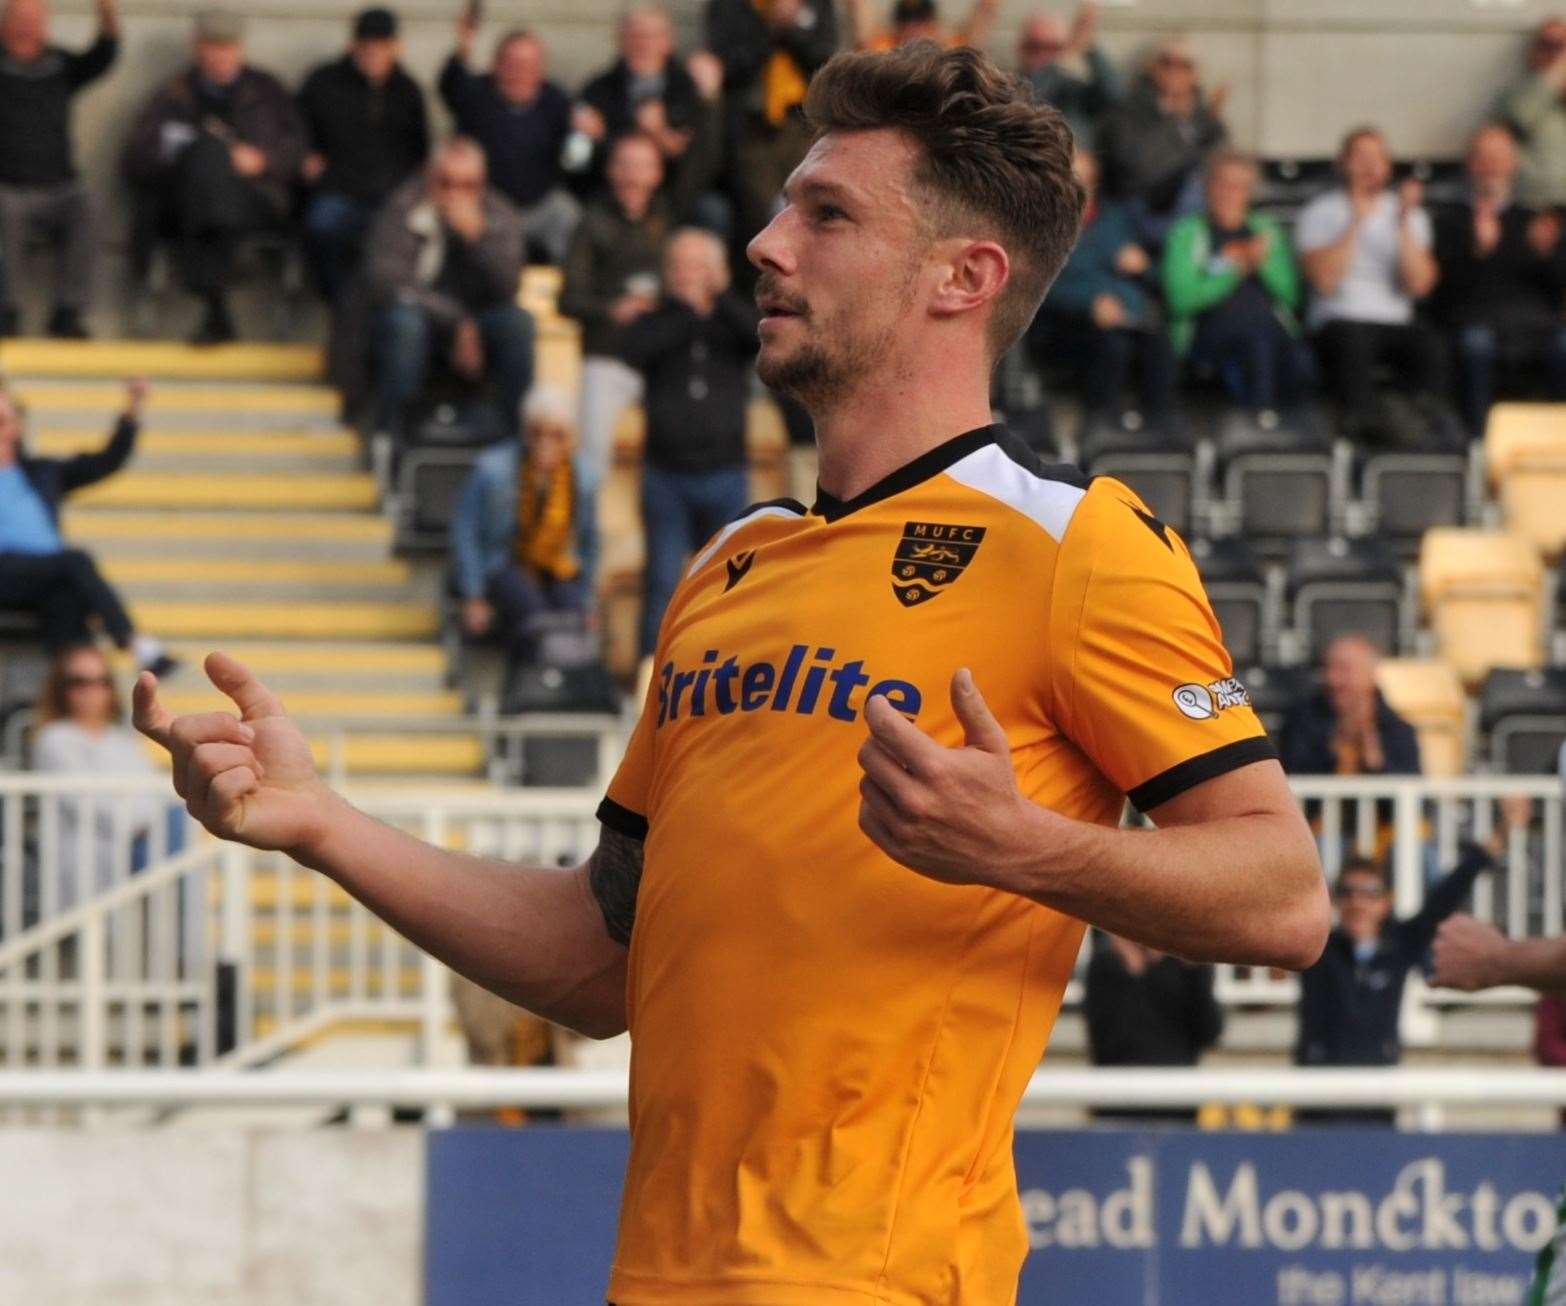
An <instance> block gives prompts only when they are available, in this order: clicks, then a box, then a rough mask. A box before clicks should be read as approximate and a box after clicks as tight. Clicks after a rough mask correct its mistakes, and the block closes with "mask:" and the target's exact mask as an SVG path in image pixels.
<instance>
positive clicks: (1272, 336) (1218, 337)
mask: <svg viewBox="0 0 1566 1306" xmlns="http://www.w3.org/2000/svg"><path fill="white" fill-rule="evenodd" d="M1191 360H1192V361H1193V362H1196V363H1202V364H1205V365H1206V366H1208V367H1211V368H1212V369H1213V370H1214V371H1215V372H1217V373H1218V375H1219V376H1220V377H1221V378H1222V380H1223V384H1224V388H1225V389H1226V390H1227V391H1228V392H1229V395H1230V397H1231V398H1232V399H1233V400H1234V401H1235V402H1236V403H1238V404H1241V405H1243V406H1244V407H1246V408H1253V409H1259V408H1272V409H1278V408H1292V407H1293V406H1294V405H1296V404H1298V403H1299V402H1300V401H1301V400H1302V399H1304V398H1305V395H1306V393H1307V392H1308V391H1309V389H1310V385H1311V380H1312V377H1313V375H1314V371H1315V369H1314V366H1313V360H1312V359H1311V355H1310V349H1309V348H1308V347H1307V346H1306V344H1305V342H1304V341H1303V340H1297V339H1295V337H1294V336H1292V335H1291V334H1289V331H1288V329H1287V328H1286V327H1285V326H1284V325H1283V323H1281V322H1279V321H1278V320H1277V319H1276V318H1272V317H1267V318H1262V319H1260V320H1258V319H1257V318H1255V317H1252V316H1251V315H1250V314H1239V313H1230V314H1226V313H1225V312H1224V311H1223V308H1222V306H1221V305H1220V306H1219V307H1218V308H1215V309H1211V310H1209V311H1208V312H1207V313H1204V314H1203V315H1202V317H1201V320H1200V321H1199V322H1198V323H1197V326H1196V339H1195V340H1194V341H1192V343H1191Z"/></svg>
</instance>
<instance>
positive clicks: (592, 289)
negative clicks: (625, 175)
mask: <svg viewBox="0 0 1566 1306" xmlns="http://www.w3.org/2000/svg"><path fill="white" fill-rule="evenodd" d="M675 225H676V224H675V221H674V217H673V215H672V214H671V213H670V211H669V206H668V205H667V204H666V203H665V202H664V201H663V200H662V199H661V198H660V199H657V200H654V201H653V204H652V207H651V208H650V209H648V211H647V215H646V216H645V217H644V218H642V220H641V221H640V222H633V221H631V219H629V218H627V217H626V216H625V213H624V211H623V210H622V209H621V208H620V206H619V205H618V204H617V203H615V201H614V199H613V197H611V196H607V195H606V196H603V197H602V198H600V199H597V200H594V201H593V202H592V203H591V204H589V205H588V206H587V208H586V209H585V210H583V213H582V220H581V221H580V222H579V223H577V226H576V230H575V231H574V232H572V233H571V243H570V245H569V246H567V248H566V256H565V267H564V269H563V275H562V278H561V282H560V311H561V313H563V314H564V315H565V316H566V317H570V318H575V319H576V320H577V321H578V322H580V323H581V324H582V352H583V353H584V354H594V355H598V356H600V357H605V356H607V357H610V358H618V357H619V356H620V342H621V337H622V328H620V327H618V326H616V325H615V323H614V321H613V320H612V319H611V318H610V316H609V308H610V305H612V304H613V303H614V301H615V300H617V299H619V298H620V296H621V295H623V294H625V293H626V288H627V287H626V283H627V282H628V281H630V279H631V278H633V277H657V276H659V274H660V272H661V271H662V266H663V244H664V241H666V240H667V239H668V238H669V234H670V232H672V231H673V230H674V227H675Z"/></svg>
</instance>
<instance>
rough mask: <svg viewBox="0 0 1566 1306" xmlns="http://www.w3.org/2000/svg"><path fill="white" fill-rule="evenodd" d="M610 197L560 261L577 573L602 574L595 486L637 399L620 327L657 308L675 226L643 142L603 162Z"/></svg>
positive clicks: (630, 141)
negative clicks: (569, 333) (575, 340)
mask: <svg viewBox="0 0 1566 1306" xmlns="http://www.w3.org/2000/svg"><path fill="white" fill-rule="evenodd" d="M607 181H608V187H607V193H606V194H605V195H603V196H602V197H601V198H599V199H597V200H595V201H594V202H593V203H591V204H589V205H588V207H587V210H586V212H585V214H584V215H583V218H582V223H581V225H580V226H579V227H578V228H577V229H576V234H575V235H574V236H572V238H571V247H570V249H569V251H568V252H567V254H566V262H565V277H564V280H563V282H562V284H561V287H560V311H561V312H562V313H564V314H565V315H566V316H567V317H573V318H575V319H576V320H577V321H578V322H580V323H581V324H582V355H583V357H582V403H581V414H582V424H581V443H580V445H579V446H578V448H577V453H576V481H577V490H578V492H579V493H580V494H581V517H580V537H579V538H580V547H581V552H582V567H583V570H584V572H585V573H586V574H587V577H588V579H589V581H590V582H591V581H592V580H593V579H594V578H595V577H596V575H597V569H598V517H597V497H598V487H599V486H600V485H601V484H602V483H603V479H604V477H605V476H606V475H608V472H609V464H610V462H611V460H612V459H613V456H614V428H615V424H616V423H617V422H618V421H619V419H620V414H621V413H623V412H624V411H625V409H626V408H628V407H629V406H630V405H631V404H634V403H637V402H639V401H640V400H641V397H642V378H641V376H640V375H639V374H638V373H637V372H635V371H634V370H633V369H632V368H631V367H630V366H629V365H628V364H627V363H626V362H625V360H624V358H623V357H622V356H621V341H622V337H623V334H624V331H625V328H626V327H627V326H629V325H630V324H631V322H633V321H634V320H635V319H636V318H637V317H639V316H640V315H641V314H643V313H645V312H647V311H648V310H649V309H651V308H652V307H653V306H654V305H655V304H656V303H657V300H658V271H659V267H660V265H661V263H662V260H663V243H664V241H665V240H666V239H667V238H668V235H669V233H670V231H671V230H672V229H673V227H674V221H675V219H674V218H673V216H672V215H671V213H670V212H669V205H668V203H667V202H666V201H665V200H664V199H661V198H660V197H659V194H658V191H659V187H660V185H661V184H662V182H663V156H662V155H661V154H660V153H659V152H658V147H657V145H656V143H655V142H653V141H652V140H651V139H649V138H648V137H646V136H643V135H641V134H639V133H638V134H635V135H631V136H622V137H620V139H619V140H617V141H616V142H615V144H614V148H613V149H612V150H611V151H610V153H609V166H608V172H607Z"/></svg>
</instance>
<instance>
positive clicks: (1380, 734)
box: [1278, 635, 1419, 775]
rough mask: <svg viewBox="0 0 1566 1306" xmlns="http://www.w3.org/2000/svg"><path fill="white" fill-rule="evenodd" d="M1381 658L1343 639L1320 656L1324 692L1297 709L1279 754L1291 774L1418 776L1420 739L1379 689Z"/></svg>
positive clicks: (1358, 638) (1367, 644)
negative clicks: (1378, 666)
mask: <svg viewBox="0 0 1566 1306" xmlns="http://www.w3.org/2000/svg"><path fill="white" fill-rule="evenodd" d="M1380 658H1381V654H1380V651H1379V650H1378V649H1377V648H1376V646H1375V645H1374V644H1373V643H1371V641H1370V640H1369V639H1367V638H1366V637H1365V636H1364V635H1342V636H1340V637H1339V638H1337V639H1335V640H1333V641H1332V643H1330V644H1328V645H1327V647H1326V650H1325V651H1324V652H1323V653H1322V655H1321V688H1320V689H1319V690H1317V691H1316V692H1314V693H1312V694H1311V695H1310V696H1309V697H1307V698H1305V699H1304V700H1302V701H1301V702H1299V703H1297V704H1295V706H1294V709H1293V710H1292V711H1291V712H1290V713H1289V715H1288V718H1287V719H1286V720H1285V721H1284V723H1283V732H1282V735H1281V736H1280V739H1279V743H1278V752H1279V754H1280V755H1281V757H1282V759H1283V769H1284V770H1285V771H1287V772H1288V773H1289V774H1290V775H1418V774H1419V736H1418V735H1417V734H1416V733H1415V732H1414V727H1413V726H1411V725H1409V723H1408V722H1407V721H1405V720H1404V719H1403V718H1402V717H1400V716H1399V715H1398V714H1397V713H1396V712H1395V711H1393V710H1392V708H1391V706H1390V705H1389V704H1388V703H1387V701H1386V699H1385V698H1383V697H1382V694H1381V691H1380V690H1379V689H1378V688H1377V687H1376V664H1377V662H1379V661H1380Z"/></svg>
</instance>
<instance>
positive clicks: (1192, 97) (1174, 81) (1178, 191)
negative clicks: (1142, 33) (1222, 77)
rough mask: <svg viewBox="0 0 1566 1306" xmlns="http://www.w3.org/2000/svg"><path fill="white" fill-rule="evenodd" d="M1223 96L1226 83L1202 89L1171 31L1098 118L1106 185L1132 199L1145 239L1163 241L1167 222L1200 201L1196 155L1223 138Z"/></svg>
mask: <svg viewBox="0 0 1566 1306" xmlns="http://www.w3.org/2000/svg"><path fill="white" fill-rule="evenodd" d="M1228 98H1229V91H1228V87H1226V86H1218V87H1216V88H1214V90H1213V91H1212V92H1211V94H1208V95H1204V94H1203V93H1202V87H1201V83H1200V82H1199V80H1198V78H1197V70H1196V55H1195V53H1194V51H1193V50H1192V49H1191V45H1190V42H1189V41H1187V40H1186V39H1185V38H1184V37H1171V38H1170V39H1169V40H1167V41H1165V42H1164V43H1163V44H1162V45H1160V46H1159V47H1158V50H1157V51H1156V52H1155V53H1154V55H1153V58H1152V60H1151V61H1150V62H1149V63H1148V65H1147V69H1146V72H1145V73H1144V74H1143V76H1142V77H1141V78H1140V79H1139V80H1138V81H1137V83H1136V85H1135V86H1134V87H1133V88H1132V90H1131V94H1130V95H1129V96H1128V97H1127V98H1126V101H1125V103H1124V104H1122V105H1121V106H1120V108H1119V110H1118V111H1116V112H1115V113H1114V114H1113V115H1111V117H1110V118H1109V120H1108V121H1107V122H1106V123H1105V124H1104V128H1103V140H1102V142H1101V143H1102V146H1103V151H1104V155H1105V158H1104V163H1105V171H1106V173H1107V177H1106V181H1107V183H1108V189H1109V190H1110V192H1111V193H1112V194H1114V195H1115V196H1116V198H1118V199H1121V200H1124V201H1126V202H1127V203H1129V204H1131V205H1133V206H1134V211H1135V213H1136V217H1137V221H1138V224H1139V226H1140V227H1141V229H1142V239H1143V240H1144V241H1146V242H1149V243H1151V244H1153V245H1161V244H1162V243H1163V237H1164V233H1165V232H1166V231H1167V230H1168V228H1169V226H1170V224H1171V223H1173V222H1175V221H1176V220H1177V219H1179V218H1182V217H1184V216H1185V215H1186V214H1187V213H1194V212H1195V211H1196V210H1197V209H1198V208H1200V207H1201V202H1202V200H1201V175H1202V162H1203V160H1204V159H1205V158H1206V157H1207V155H1208V154H1210V153H1211V152H1212V151H1213V150H1215V149H1217V148H1218V147H1219V146H1220V145H1223V144H1224V143H1225V142H1226V141H1227V140H1228V137H1229V132H1228V128H1226V127H1225V126H1224V124H1223V119H1222V114H1223V107H1224V105H1225V103H1227V101H1228Z"/></svg>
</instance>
